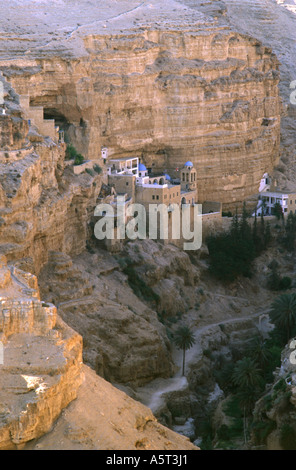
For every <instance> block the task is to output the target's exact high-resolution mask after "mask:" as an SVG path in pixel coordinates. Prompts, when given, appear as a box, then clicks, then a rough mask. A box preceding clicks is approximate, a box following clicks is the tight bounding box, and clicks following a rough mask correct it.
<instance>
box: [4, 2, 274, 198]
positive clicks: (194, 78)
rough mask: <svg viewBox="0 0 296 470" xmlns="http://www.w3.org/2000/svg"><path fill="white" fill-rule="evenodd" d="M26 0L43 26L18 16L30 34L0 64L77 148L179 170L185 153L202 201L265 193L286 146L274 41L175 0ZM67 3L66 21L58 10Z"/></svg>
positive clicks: (93, 154)
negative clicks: (50, 0)
mask: <svg viewBox="0 0 296 470" xmlns="http://www.w3.org/2000/svg"><path fill="white" fill-rule="evenodd" d="M12 3H13V2H12ZM29 3H30V4H29V6H28V8H29V9H31V10H30V11H32V12H33V13H34V14H35V15H37V17H38V18H40V23H38V24H37V26H36V28H37V31H38V32H39V36H38V38H37V35H36V34H33V33H32V31H31V30H30V28H29V26H28V24H27V23H26V24H25V23H24V22H23V20H21V19H20V18H16V19H15V20H14V21H15V23H16V24H17V25H18V26H19V27H20V28H21V30H22V32H23V35H24V37H23V39H24V40H23V42H22V43H21V42H19V41H17V40H16V39H13V40H12V39H11V40H10V41H9V44H8V45H9V48H10V49H11V52H12V51H13V53H14V57H15V60H14V61H13V63H11V62H10V64H9V65H10V67H8V63H7V61H6V60H5V56H7V50H6V51H3V52H2V56H3V60H2V61H1V63H0V66H1V68H2V69H3V72H4V74H5V75H6V76H7V77H8V78H9V80H10V81H11V83H12V84H13V86H14V88H15V89H16V90H17V92H18V93H21V94H29V95H30V99H31V102H32V103H33V104H34V105H42V106H44V108H45V112H46V113H47V115H48V116H49V117H54V118H56V119H57V120H59V121H60V122H62V123H63V124H64V125H65V126H66V127H67V130H68V133H69V135H70V137H71V140H72V141H73V142H75V144H76V146H77V148H78V150H79V151H81V152H84V154H86V155H87V156H88V157H90V158H98V157H99V156H100V148H101V146H102V145H107V146H108V148H109V155H112V154H114V153H116V154H117V155H119V156H120V155H126V154H127V153H132V154H137V155H139V156H141V157H142V160H143V161H144V162H145V164H146V166H147V167H148V168H149V167H150V168H153V169H155V170H158V169H166V170H167V171H169V172H171V173H172V174H173V175H175V176H177V175H178V171H176V170H177V169H178V168H180V167H181V166H182V164H183V163H184V161H187V160H188V159H189V158H190V160H191V161H192V162H193V163H194V165H195V167H196V168H197V171H198V184H199V197H200V201H201V202H202V201H204V200H217V201H221V202H223V203H224V204H225V205H226V206H231V205H233V206H234V205H235V203H236V202H241V201H242V200H243V199H244V198H246V197H248V196H249V195H251V194H254V193H256V192H257V191H258V187H259V183H260V179H261V177H262V175H263V174H264V173H265V172H268V171H271V170H272V169H273V167H274V166H275V164H276V163H277V162H278V155H279V136H280V114H281V103H280V99H279V95H278V81H279V73H278V62H277V59H276V57H275V56H274V55H273V54H272V51H271V50H270V49H269V48H266V47H264V46H263V45H262V44H261V43H259V42H258V41H257V40H255V39H252V38H250V37H247V36H244V35H240V34H238V33H236V32H233V31H231V30H230V29H229V28H228V27H226V26H221V24H220V25H219V26H218V25H217V24H216V23H215V21H214V20H213V18H209V17H206V16H205V15H204V14H202V13H200V12H199V11H198V10H196V9H194V10H193V9H191V8H190V7H186V6H184V5H182V4H181V3H179V2H174V1H169V2H160V1H159V0H151V2H137V1H132V2H129V3H128V5H127V2H120V3H119V2H115V1H113V2H108V7H107V6H106V5H103V4H102V2H96V4H97V3H99V5H97V8H94V5H93V4H92V2H85V3H83V2H82V3H83V5H82V6H81V8H80V11H81V12H82V13H81V15H80V16H79V14H78V11H77V9H76V7H75V5H74V6H73V5H72V4H71V5H70V3H69V2H66V1H63V2H62V1H61V2H54V4H53V5H54V6H53V7H52V9H48V7H47V9H46V8H45V6H44V4H43V3H42V2H41V3H40V2H39V3H38V5H37V4H36V3H32V2H29ZM164 3H165V5H164ZM80 4H81V2H80ZM80 4H79V5H80ZM70 6H71V15H70V17H69V18H68V17H67V19H65V23H63V28H62V22H58V20H57V15H58V13H59V12H60V11H61V9H62V8H63V11H64V16H66V15H65V12H66V11H67V9H69V8H70ZM84 7H85V8H84ZM91 7H93V8H92V9H91ZM11 11H12V10H11V9H9V12H11ZM90 11H91V12H92V15H91V18H92V21H90V16H89V12H90ZM11 14H12V13H11ZM38 15H39V16H38ZM51 20H52V23H51V22H50V21H51ZM28 21H29V22H30V20H28ZM2 22H3V24H4V28H8V24H7V23H5V21H4V20H2ZM54 27H55V30H54V32H53V29H54ZM29 39H30V41H31V42H29ZM21 52H22V54H21ZM0 53H1V51H0ZM12 65H13V67H12Z"/></svg>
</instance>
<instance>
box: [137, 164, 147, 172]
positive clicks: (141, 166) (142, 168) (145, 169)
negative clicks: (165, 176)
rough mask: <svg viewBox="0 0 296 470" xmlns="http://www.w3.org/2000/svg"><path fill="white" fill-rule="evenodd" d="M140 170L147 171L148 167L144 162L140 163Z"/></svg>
mask: <svg viewBox="0 0 296 470" xmlns="http://www.w3.org/2000/svg"><path fill="white" fill-rule="evenodd" d="M139 171H147V168H146V167H145V165H143V163H139Z"/></svg>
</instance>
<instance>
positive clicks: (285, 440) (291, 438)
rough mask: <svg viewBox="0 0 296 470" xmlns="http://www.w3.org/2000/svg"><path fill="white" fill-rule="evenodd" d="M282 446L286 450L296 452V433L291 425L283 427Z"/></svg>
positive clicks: (281, 432)
mask: <svg viewBox="0 0 296 470" xmlns="http://www.w3.org/2000/svg"><path fill="white" fill-rule="evenodd" d="M280 444H281V446H282V448H283V449H284V450H296V431H295V429H294V428H293V427H292V426H291V425H290V424H283V425H282V427H281V429H280Z"/></svg>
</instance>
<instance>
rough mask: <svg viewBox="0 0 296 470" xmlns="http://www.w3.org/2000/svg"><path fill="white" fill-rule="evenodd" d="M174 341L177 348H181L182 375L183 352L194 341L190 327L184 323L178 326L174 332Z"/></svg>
mask: <svg viewBox="0 0 296 470" xmlns="http://www.w3.org/2000/svg"><path fill="white" fill-rule="evenodd" d="M174 343H175V344H176V346H177V348H178V349H182V350H183V368H182V375H185V352H186V351H187V350H188V349H190V348H191V347H192V346H193V345H194V343H195V339H194V335H193V333H192V331H191V329H190V328H189V327H188V326H186V325H184V326H180V327H179V328H178V329H177V331H176V332H175V334H174Z"/></svg>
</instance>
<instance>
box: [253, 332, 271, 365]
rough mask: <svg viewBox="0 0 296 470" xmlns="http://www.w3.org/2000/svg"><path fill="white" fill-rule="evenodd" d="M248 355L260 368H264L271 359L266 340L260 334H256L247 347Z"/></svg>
mask: <svg viewBox="0 0 296 470" xmlns="http://www.w3.org/2000/svg"><path fill="white" fill-rule="evenodd" d="M247 352H248V355H249V356H250V358H251V359H252V360H253V361H254V362H255V363H256V364H258V367H259V368H260V370H264V369H265V367H266V366H267V364H268V363H269V361H270V360H271V356H272V355H271V352H270V350H269V348H268V344H267V342H266V340H264V339H263V338H262V336H256V337H255V338H253V340H252V342H251V343H250V345H249V347H248V350H247Z"/></svg>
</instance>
